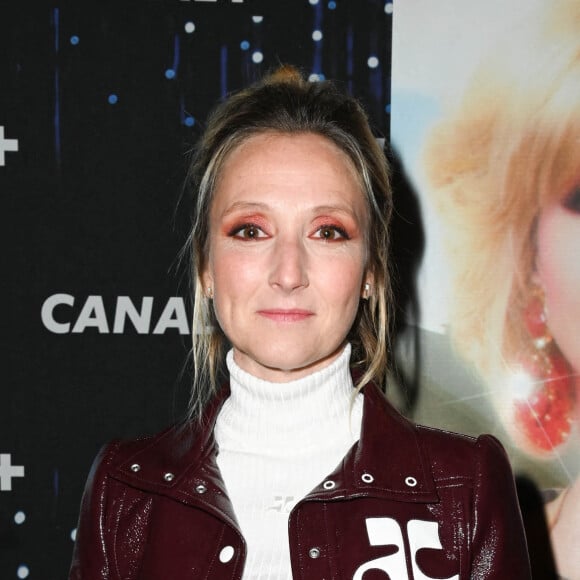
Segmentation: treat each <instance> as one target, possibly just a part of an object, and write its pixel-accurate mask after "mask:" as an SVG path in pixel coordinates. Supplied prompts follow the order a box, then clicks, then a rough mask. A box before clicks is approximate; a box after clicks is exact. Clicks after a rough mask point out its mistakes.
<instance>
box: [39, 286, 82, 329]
mask: <svg viewBox="0 0 580 580" xmlns="http://www.w3.org/2000/svg"><path fill="white" fill-rule="evenodd" d="M74 303H75V298H74V296H71V295H70V294H53V295H52V296H49V297H48V298H47V299H46V300H45V301H44V302H43V304H42V308H41V309H40V318H41V319H42V324H44V326H45V327H46V328H47V329H48V330H50V332H54V333H55V334H66V333H67V332H70V323H69V322H57V321H56V320H55V319H54V309H55V308H56V307H57V306H58V305H59V304H66V305H67V306H72V305H73V304H74Z"/></svg>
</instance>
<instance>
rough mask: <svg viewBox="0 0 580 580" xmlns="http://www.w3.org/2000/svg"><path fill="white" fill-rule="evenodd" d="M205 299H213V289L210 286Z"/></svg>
mask: <svg viewBox="0 0 580 580" xmlns="http://www.w3.org/2000/svg"><path fill="white" fill-rule="evenodd" d="M207 297H208V298H213V288H212V287H211V286H208V287H207Z"/></svg>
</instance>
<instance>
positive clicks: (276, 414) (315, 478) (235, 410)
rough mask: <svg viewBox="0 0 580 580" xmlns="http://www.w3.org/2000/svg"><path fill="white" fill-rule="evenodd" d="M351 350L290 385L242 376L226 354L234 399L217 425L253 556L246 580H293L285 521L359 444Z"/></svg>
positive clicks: (222, 459) (229, 484)
mask: <svg viewBox="0 0 580 580" xmlns="http://www.w3.org/2000/svg"><path fill="white" fill-rule="evenodd" d="M350 352H351V349H350V345H347V347H346V348H345V349H344V351H343V352H342V354H341V355H340V356H339V357H338V358H337V359H336V360H335V361H333V362H332V364H330V365H329V366H328V367H325V368H324V369H322V370H320V371H317V372H315V373H313V374H311V375H309V376H307V377H304V378H302V379H298V380H296V381H292V382H289V383H270V382H268V381H264V380H261V379H257V378H256V377H254V376H252V375H250V374H248V373H247V372H245V371H243V370H242V369H241V368H240V367H239V366H238V365H237V364H236V363H235V362H234V359H233V352H232V351H230V352H229V353H228V355H227V366H228V370H229V372H230V388H231V396H230V397H229V398H228V399H227V400H226V402H225V403H224V406H223V408H222V410H221V411H220V414H219V416H218V418H217V422H216V426H215V436H216V440H217V443H218V445H219V454H218V458H217V462H218V466H219V468H220V470H221V472H222V476H223V478H224V481H225V484H226V488H227V490H228V495H229V497H230V499H231V501H232V504H233V507H234V511H235V513H236V516H237V518H238V522H239V524H240V527H241V530H242V533H243V535H244V537H245V538H246V541H247V546H248V557H247V560H246V566H245V569H244V575H243V578H244V580H266V579H268V580H291V578H292V572H291V567H290V550H289V546H288V515H289V513H290V511H291V510H292V508H293V507H294V505H295V504H296V503H298V501H299V500H300V499H301V498H302V497H304V496H305V495H306V494H307V493H308V492H309V491H311V490H312V489H313V488H314V487H316V486H317V485H318V484H320V483H321V482H322V481H323V480H324V479H325V476H327V475H328V474H329V473H331V472H332V471H333V470H334V468H335V467H336V466H337V465H338V464H339V462H340V461H341V460H342V459H343V457H344V455H345V454H346V452H347V451H348V450H349V449H350V447H351V446H352V445H353V444H354V443H355V442H356V441H358V439H359V436H360V428H361V420H362V395H361V394H359V395H357V397H356V399H355V401H354V406H353V407H352V412H351V400H352V394H353V388H354V387H353V383H352V379H351V375H350V370H349V361H350Z"/></svg>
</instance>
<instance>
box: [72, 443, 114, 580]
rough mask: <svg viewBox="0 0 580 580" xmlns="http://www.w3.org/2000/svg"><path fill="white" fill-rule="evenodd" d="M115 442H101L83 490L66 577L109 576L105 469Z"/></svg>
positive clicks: (82, 579)
mask: <svg viewBox="0 0 580 580" xmlns="http://www.w3.org/2000/svg"><path fill="white" fill-rule="evenodd" d="M117 447H118V443H109V444H108V445H105V446H104V447H103V448H102V449H101V451H100V452H99V454H98V455H97V457H96V459H95V461H94V462H93V466H92V467H91V471H90V472H89V477H88V479H87V483H86V486H85V491H84V493H83V498H82V501H81V509H80V515H79V522H78V526H77V531H76V538H75V546H74V550H73V559H72V564H71V569H70V573H69V580H105V579H109V578H111V575H110V567H109V566H110V562H109V557H108V554H107V546H106V541H105V539H106V534H105V531H106V521H105V519H106V518H105V510H106V501H107V497H106V496H107V483H108V481H107V480H108V478H107V475H106V473H107V469H108V467H109V465H110V463H111V461H112V459H113V457H114V455H115V451H116V449H117Z"/></svg>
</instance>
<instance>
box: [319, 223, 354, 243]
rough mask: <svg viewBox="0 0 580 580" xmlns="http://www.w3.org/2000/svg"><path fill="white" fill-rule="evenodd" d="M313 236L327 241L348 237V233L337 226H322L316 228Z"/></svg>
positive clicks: (346, 238)
mask: <svg viewBox="0 0 580 580" xmlns="http://www.w3.org/2000/svg"><path fill="white" fill-rule="evenodd" d="M314 237H315V238H320V239H322V240H325V241H328V242H334V241H336V240H348V239H349V235H348V234H347V233H346V232H345V231H344V230H343V229H342V228H340V227H338V226H322V227H320V228H318V229H317V230H316V232H315V234H314Z"/></svg>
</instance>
